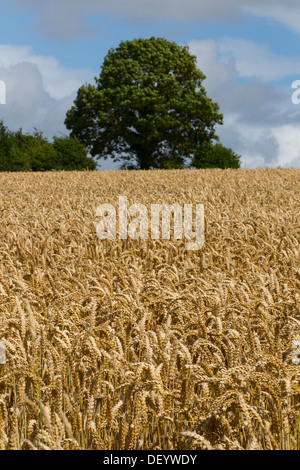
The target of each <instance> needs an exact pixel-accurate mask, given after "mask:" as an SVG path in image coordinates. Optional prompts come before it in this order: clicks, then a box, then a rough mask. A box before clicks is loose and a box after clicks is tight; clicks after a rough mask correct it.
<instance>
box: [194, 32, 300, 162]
mask: <svg viewBox="0 0 300 470" xmlns="http://www.w3.org/2000/svg"><path fill="white" fill-rule="evenodd" d="M188 46H189V50H190V52H191V53H192V54H194V55H195V56H196V57H197V65H198V67H199V68H200V69H201V70H202V71H203V72H204V74H205V75H206V80H205V81H204V82H203V85H204V86H205V89H206V91H207V94H208V96H209V97H210V98H212V100H213V101H215V102H217V103H218V104H219V105H220V112H222V113H223V115H224V124H223V126H218V127H217V134H218V135H219V137H220V139H221V142H222V143H223V144H224V145H225V146H227V147H231V148H232V149H233V150H234V151H235V152H237V153H239V154H240V155H242V162H243V164H245V165H246V166H247V167H248V168H255V167H265V166H271V167H272V166H273V167H276V166H279V165H281V166H294V167H298V168H299V167H300V159H299V155H300V137H299V125H300V105H299V106H298V107H297V106H296V105H293V104H292V103H291V96H292V91H293V90H292V89H289V88H288V87H278V86H276V87H275V86H274V85H271V84H268V83H264V82H263V79H267V77H266V75H265V73H264V72H263V70H268V69H270V70H271V69H272V67H274V61H275V63H276V60H275V59H274V56H273V55H272V54H270V53H269V51H268V49H265V48H262V51H259V47H258V46H257V47H258V49H257V52H258V55H259V54H261V56H262V57H264V61H265V63H264V67H265V69H264V68H263V69H262V68H260V67H259V66H258V67H257V70H258V73H257V77H251V75H252V74H251V73H250V71H251V70H252V66H253V65H254V56H253V54H252V53H248V54H245V56H244V57H243V67H242V68H243V72H241V65H240V64H241V63H240V61H241V55H240V52H241V51H242V50H244V49H245V46H246V47H249V49H250V50H251V51H252V52H253V50H256V48H255V44H252V43H250V42H247V44H245V41H243V40H240V41H239V40H229V39H224V40H220V41H219V42H218V43H217V42H215V41H213V40H209V41H198V40H194V41H191V42H190V43H189V44H188ZM224 51H230V52H232V54H230V55H228V56H227V57H226V56H225V57H224ZM247 59H248V61H249V63H248V62H247ZM279 59H280V58H279ZM258 62H259V61H258ZM292 62H293V60H292V59H291V60H289V63H290V64H292ZM280 67H283V64H282V63H281V64H280V60H279V68H280ZM276 70H277V68H276ZM276 70H275V76H276V78H277V79H279V78H282V77H284V76H285V74H286V75H287V76H289V75H290V73H291V69H290V68H289V67H286V68H285V69H284V68H283V70H282V72H281V73H279V71H278V72H276ZM298 70H299V72H300V69H299V66H298ZM248 74H249V75H250V77H251V78H248V80H246V81H243V82H240V81H239V78H240V77H241V76H243V77H244V76H245V77H248ZM273 79H274V78H273Z"/></svg>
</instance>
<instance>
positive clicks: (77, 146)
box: [53, 137, 97, 170]
mask: <svg viewBox="0 0 300 470" xmlns="http://www.w3.org/2000/svg"><path fill="white" fill-rule="evenodd" d="M53 149H54V151H55V152H56V161H55V168H56V169H57V170H82V169H83V168H85V169H88V170H95V169H96V167H97V164H96V162H95V161H94V160H93V159H92V158H89V157H87V154H86V149H85V146H84V145H83V144H82V143H81V142H80V141H79V139H77V138H76V137H75V138H71V137H54V142H53Z"/></svg>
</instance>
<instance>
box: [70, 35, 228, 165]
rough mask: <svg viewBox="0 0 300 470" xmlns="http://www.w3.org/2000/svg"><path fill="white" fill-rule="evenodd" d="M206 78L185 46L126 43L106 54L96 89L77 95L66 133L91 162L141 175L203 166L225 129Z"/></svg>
mask: <svg viewBox="0 0 300 470" xmlns="http://www.w3.org/2000/svg"><path fill="white" fill-rule="evenodd" d="M205 78H206V77H205V75H204V74H203V73H202V72H201V71H200V70H199V69H198V68H197V66H196V57H195V56H193V55H191V54H190V53H189V50H188V48H187V47H186V46H179V45H177V44H176V43H174V42H169V41H167V40H165V39H162V38H154V37H152V38H151V39H135V40H133V41H123V42H121V44H120V45H119V46H118V47H117V48H116V49H110V50H109V52H108V54H107V56H106V57H105V59H104V63H103V66H102V68H101V72H100V75H99V77H98V78H97V77H95V82H96V83H95V85H91V84H85V85H83V86H82V87H80V88H79V90H78V92H77V97H76V99H75V101H74V104H73V106H72V107H71V109H70V110H69V111H68V112H67V115H66V120H65V125H66V127H67V129H69V130H70V131H71V133H70V135H71V136H72V137H77V138H78V139H79V140H80V141H81V142H82V143H83V144H84V145H85V146H87V148H88V149H89V151H90V153H91V155H92V156H93V157H95V158H96V159H102V158H103V159H107V158H108V157H112V158H113V160H114V161H115V162H121V163H123V165H124V163H125V164H126V162H128V163H129V164H130V165H131V167H135V168H141V169H147V168H150V167H154V168H182V167H183V166H184V164H185V163H186V162H187V161H188V160H190V161H191V160H194V161H200V160H201V159H202V161H203V159H205V155H206V154H207V152H208V151H209V150H211V147H212V141H213V140H218V136H217V135H216V133H215V125H216V124H222V122H223V116H222V114H220V113H219V106H218V104H217V103H214V102H213V101H212V100H211V99H210V98H208V97H207V94H206V90H205V88H204V87H203V85H202V82H203V80H204V79H205Z"/></svg>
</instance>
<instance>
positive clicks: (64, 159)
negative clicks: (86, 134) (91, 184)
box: [0, 121, 97, 171]
mask: <svg viewBox="0 0 300 470" xmlns="http://www.w3.org/2000/svg"><path fill="white" fill-rule="evenodd" d="M96 166H97V164H96V162H95V161H94V160H93V159H92V158H90V157H88V156H87V151H86V148H85V146H84V145H83V144H81V143H80V142H79V140H78V139H77V138H72V137H61V138H59V137H54V142H53V143H50V142H48V140H47V139H46V138H44V137H43V135H42V133H41V132H39V131H37V130H36V129H35V132H34V134H33V135H29V134H26V135H25V134H23V133H22V130H19V131H17V132H11V131H10V130H8V129H7V127H5V126H4V124H3V121H0V171H30V170H32V171H49V170H83V169H88V170H95V169H96Z"/></svg>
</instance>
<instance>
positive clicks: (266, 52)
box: [219, 38, 300, 81]
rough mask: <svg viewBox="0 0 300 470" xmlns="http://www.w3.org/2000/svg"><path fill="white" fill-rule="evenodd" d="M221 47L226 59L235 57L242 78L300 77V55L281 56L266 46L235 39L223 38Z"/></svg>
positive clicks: (272, 78) (265, 79)
mask: <svg viewBox="0 0 300 470" xmlns="http://www.w3.org/2000/svg"><path fill="white" fill-rule="evenodd" d="M219 47H220V51H221V52H222V53H223V56H224V57H226V55H227V57H234V60H235V64H236V69H237V72H238V74H239V76H240V77H258V78H260V79H261V80H263V81H277V80H281V79H282V78H284V77H288V76H293V75H294V76H297V74H298V75H300V55H299V57H285V56H280V55H277V54H274V53H273V52H272V51H271V50H270V48H269V47H268V46H267V45H266V44H257V43H255V42H253V41H248V40H243V39H235V38H223V39H222V40H221V41H220V42H219Z"/></svg>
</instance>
